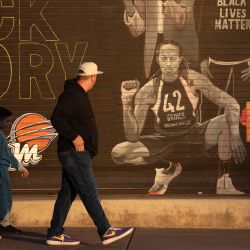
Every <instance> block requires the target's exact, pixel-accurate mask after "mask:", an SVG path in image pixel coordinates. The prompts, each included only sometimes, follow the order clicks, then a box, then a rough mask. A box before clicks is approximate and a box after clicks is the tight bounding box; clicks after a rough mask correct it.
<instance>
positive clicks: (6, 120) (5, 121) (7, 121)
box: [0, 116, 12, 129]
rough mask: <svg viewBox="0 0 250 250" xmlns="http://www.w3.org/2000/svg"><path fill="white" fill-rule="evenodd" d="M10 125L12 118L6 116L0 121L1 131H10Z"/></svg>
mask: <svg viewBox="0 0 250 250" xmlns="http://www.w3.org/2000/svg"><path fill="white" fill-rule="evenodd" d="M11 125H12V116H8V117H6V118H4V119H2V120H0V128H1V129H10V128H11Z"/></svg>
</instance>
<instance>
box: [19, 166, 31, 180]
mask: <svg viewBox="0 0 250 250" xmlns="http://www.w3.org/2000/svg"><path fill="white" fill-rule="evenodd" d="M18 170H19V171H20V172H21V176H22V177H24V178H27V177H28V176H29V171H28V169H27V168H25V167H24V166H23V165H22V164H20V165H19V167H18Z"/></svg>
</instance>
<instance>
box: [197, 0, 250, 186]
mask: <svg viewBox="0 0 250 250" xmlns="http://www.w3.org/2000/svg"><path fill="white" fill-rule="evenodd" d="M194 9H195V24H196V30H197V34H198V38H199V48H200V61H201V71H202V73H203V74H204V75H207V76H208V77H209V78H210V79H211V80H212V81H213V83H214V84H215V85H216V86H217V87H219V88H220V89H222V90H224V91H226V92H227V93H229V94H230V95H231V96H233V97H234V98H235V99H236V100H237V102H238V103H239V104H240V109H241V113H242V111H243V110H244V108H245V107H246V102H247V101H249V99H250V98H249V97H250V45H249V37H250V2H249V1H247V0H241V1H229V0H223V1H222V0H196V1H195V4H194ZM203 103H204V105H203V111H204V112H203V114H204V118H205V119H209V118H211V117H213V116H214V115H219V114H221V112H222V111H223V110H222V109H221V107H219V108H216V106H215V105H213V104H211V103H209V100H207V99H206V98H204V102H203ZM242 114H243V113H242ZM240 132H241V135H242V137H246V127H245V125H244V123H241V124H240ZM246 150H247V159H248V158H249V153H250V147H249V145H247V144H246ZM246 162H247V161H246ZM225 179H226V178H225ZM225 181H226V180H225Z"/></svg>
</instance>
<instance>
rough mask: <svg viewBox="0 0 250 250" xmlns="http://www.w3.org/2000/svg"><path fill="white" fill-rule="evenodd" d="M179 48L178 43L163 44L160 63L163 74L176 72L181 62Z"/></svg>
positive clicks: (159, 58)
mask: <svg viewBox="0 0 250 250" xmlns="http://www.w3.org/2000/svg"><path fill="white" fill-rule="evenodd" d="M179 54H180V52H179V48H178V47H177V46H176V45H172V44H166V45H163V46H161V48H160V51H159V56H158V64H159V66H160V68H161V72H162V73H163V74H171V75H172V74H176V73H178V69H179V66H180V63H181V59H182V57H180V55H179Z"/></svg>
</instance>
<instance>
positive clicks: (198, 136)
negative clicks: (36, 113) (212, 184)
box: [140, 120, 210, 163]
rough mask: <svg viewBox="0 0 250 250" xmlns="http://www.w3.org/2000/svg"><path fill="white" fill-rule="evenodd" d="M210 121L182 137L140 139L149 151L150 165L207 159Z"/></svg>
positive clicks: (160, 136) (148, 137)
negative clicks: (206, 136) (206, 146)
mask: <svg viewBox="0 0 250 250" xmlns="http://www.w3.org/2000/svg"><path fill="white" fill-rule="evenodd" d="M209 122H210V120H208V121H206V122H204V123H198V124H197V126H195V127H194V128H192V129H190V131H189V132H188V133H187V134H185V135H181V136H165V135H160V134H158V133H156V134H152V135H145V136H141V137H140V142H141V143H143V144H144V146H145V147H147V149H148V150H149V154H150V156H149V159H145V160H146V161H148V163H155V162H158V161H162V160H163V161H172V162H179V161H181V160H186V159H193V158H200V157H207V156H208V154H207V152H206V149H205V132H206V129H207V126H208V124H209Z"/></svg>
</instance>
